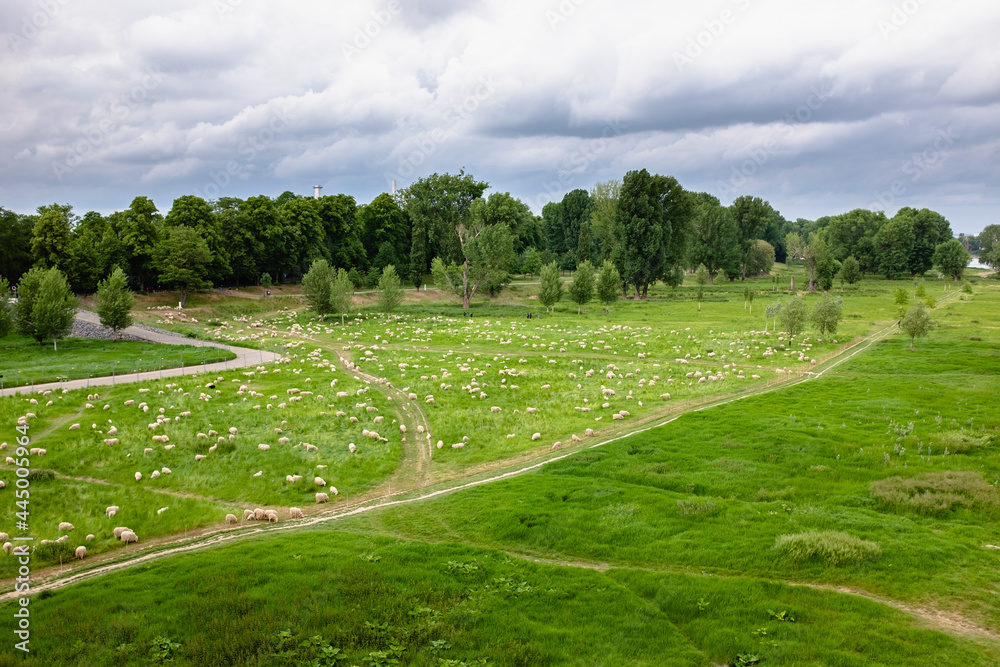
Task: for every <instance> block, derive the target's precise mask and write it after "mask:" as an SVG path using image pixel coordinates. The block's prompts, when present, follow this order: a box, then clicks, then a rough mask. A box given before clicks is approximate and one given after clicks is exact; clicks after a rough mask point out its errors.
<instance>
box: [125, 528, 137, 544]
mask: <svg viewBox="0 0 1000 667" xmlns="http://www.w3.org/2000/svg"><path fill="white" fill-rule="evenodd" d="M121 541H122V542H124V543H125V544H129V543H130V542H138V541H139V537H138V536H137V535H136V534H135V533H133V532H132V531H131V530H126V531H125V532H124V533H122V536H121Z"/></svg>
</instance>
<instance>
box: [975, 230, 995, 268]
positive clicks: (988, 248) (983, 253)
mask: <svg viewBox="0 0 1000 667" xmlns="http://www.w3.org/2000/svg"><path fill="white" fill-rule="evenodd" d="M977 240H978V243H979V261H980V262H982V263H983V264H985V265H986V266H988V267H990V268H992V269H993V270H994V271H1000V225H986V227H984V228H983V231H981V232H980V233H979V234H978V235H977Z"/></svg>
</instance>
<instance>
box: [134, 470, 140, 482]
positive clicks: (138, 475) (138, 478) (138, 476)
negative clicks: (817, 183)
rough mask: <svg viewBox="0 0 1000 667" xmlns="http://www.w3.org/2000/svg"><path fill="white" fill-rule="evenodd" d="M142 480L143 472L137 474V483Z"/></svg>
mask: <svg viewBox="0 0 1000 667" xmlns="http://www.w3.org/2000/svg"><path fill="white" fill-rule="evenodd" d="M141 480H142V473H141V472H137V473H136V474H135V481H137V482H139V481H141Z"/></svg>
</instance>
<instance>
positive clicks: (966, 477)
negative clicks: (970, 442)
mask: <svg viewBox="0 0 1000 667" xmlns="http://www.w3.org/2000/svg"><path fill="white" fill-rule="evenodd" d="M869 490H870V491H871V494H872V496H873V497H874V498H876V499H877V500H881V501H882V502H883V503H885V504H887V505H892V506H894V507H898V508H902V509H910V510H914V511H917V512H920V513H921V514H943V513H945V512H949V511H951V510H952V509H955V508H957V507H967V508H969V509H974V508H980V509H982V508H984V507H996V506H998V505H1000V493H998V492H997V489H996V487H994V486H992V485H991V484H989V483H988V482H986V481H985V480H983V478H982V477H981V476H980V475H979V474H978V473H975V472H971V471H963V472H954V471H948V472H937V473H926V474H923V475H919V476H917V477H911V478H903V477H889V478H887V479H882V480H879V481H877V482H872V484H871V486H870V487H869Z"/></svg>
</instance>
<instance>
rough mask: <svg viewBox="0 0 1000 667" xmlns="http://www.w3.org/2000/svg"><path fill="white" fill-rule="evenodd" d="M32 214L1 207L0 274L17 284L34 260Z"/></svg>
mask: <svg viewBox="0 0 1000 667" xmlns="http://www.w3.org/2000/svg"><path fill="white" fill-rule="evenodd" d="M33 227H34V220H33V219H32V217H31V216H26V215H19V214H17V213H15V212H14V211H8V210H6V209H4V208H0V276H4V277H6V278H7V280H9V281H10V282H11V284H17V282H18V281H19V280H21V276H22V275H24V274H25V273H27V271H28V269H30V268H31V264H32V262H33V261H34V260H33V258H32V254H31V230H32V228H33Z"/></svg>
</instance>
